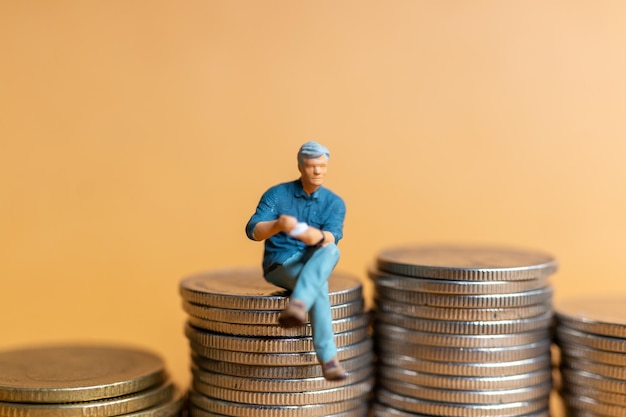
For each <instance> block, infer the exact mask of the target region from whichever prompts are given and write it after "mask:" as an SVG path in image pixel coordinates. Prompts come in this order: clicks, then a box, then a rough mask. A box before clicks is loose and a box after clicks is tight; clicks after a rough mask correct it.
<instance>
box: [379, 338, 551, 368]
mask: <svg viewBox="0 0 626 417" xmlns="http://www.w3.org/2000/svg"><path fill="white" fill-rule="evenodd" d="M551 343H552V340H551V339H549V338H546V339H542V340H539V341H537V342H533V343H529V344H525V345H522V344H520V345H514V346H505V347H477V348H458V347H444V346H425V345H417V344H411V343H398V342H397V341H396V340H393V339H391V340H385V339H383V338H381V337H378V343H377V344H378V351H379V353H381V354H386V353H387V354H390V355H393V354H396V355H406V356H413V357H419V358H420V359H425V360H430V361H437V362H462V363H469V362H485V363H488V362H491V363H494V362H511V361H517V360H523V359H530V358H535V357H538V356H541V355H544V354H546V353H549V352H550V345H551Z"/></svg>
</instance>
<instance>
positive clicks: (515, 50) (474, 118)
mask: <svg viewBox="0 0 626 417" xmlns="http://www.w3.org/2000/svg"><path fill="white" fill-rule="evenodd" d="M625 19H626V3H625V2H622V1H600V2H598V1H591V0H569V1H559V0H547V1H546V0H541V1H539V0H538V1H532V0H531V1H508V2H503V1H499V0H484V1H483V0H479V1H452V0H436V1H435V0H432V1H419V0H407V1H402V0H393V1H384V2H383V1H369V0H358V1H352V0H345V1H344V0H342V1H336V0H333V1H330V0H328V1H327V0H316V1H292V0H284V1H283V0H281V1H278V0H268V1H263V2H260V1H243V0H233V1H217V0H198V1H178V2H171V1H160V0H150V1H147V0H135V1H120V0H109V1H95V0H94V1H84V0H56V1H47V0H39V1H37V0H27V1H10V0H3V1H0V56H1V57H2V58H1V60H0V254H1V255H0V256H1V258H0V280H1V285H0V349H9V348H14V347H20V346H24V345H33V344H45V343H53V342H54V343H56V342H67V341H85V340H86V341H100V342H107V343H127V344H132V345H138V346H142V347H146V348H149V349H153V350H155V351H157V352H158V353H160V354H162V355H163V357H164V359H165V360H166V362H167V366H168V369H169V370H170V371H171V373H172V374H173V376H174V378H175V379H176V380H177V381H178V382H179V383H180V384H181V385H183V386H186V385H187V384H188V382H189V372H188V362H189V352H188V347H187V341H186V339H185V337H184V334H183V325H184V321H185V314H184V312H183V311H182V308H181V299H180V296H179V294H178V285H179V282H180V280H181V279H182V278H183V277H185V276H187V275H190V274H192V273H196V272H199V271H204V270H211V269H217V268H223V267H233V266H250V265H260V261H261V255H262V250H263V248H262V244H261V243H258V242H252V241H249V240H248V239H247V238H246V236H245V234H244V225H245V223H246V222H247V220H248V218H249V217H250V215H252V213H253V211H254V208H255V206H256V204H257V202H258V199H259V197H260V195H261V194H262V192H263V191H265V189H267V188H268V187H269V186H271V185H273V184H275V183H278V182H281V181H287V180H292V179H295V178H297V176H298V171H297V167H296V152H297V150H298V148H299V146H300V145H301V144H302V143H303V142H305V141H307V140H317V141H319V142H320V143H322V144H324V145H326V146H327V147H329V148H330V151H331V160H330V164H329V173H328V178H327V182H326V185H327V186H328V187H329V188H331V189H332V190H333V191H335V192H337V193H338V194H340V195H341V196H342V197H343V198H344V200H345V202H346V204H347V207H348V213H347V219H346V224H345V230H344V231H345V238H344V239H343V241H342V242H341V243H340V248H341V250H342V258H341V260H340V263H339V265H338V267H337V268H338V269H339V270H341V271H343V272H347V273H351V274H353V275H355V276H356V277H358V278H359V279H361V280H362V281H363V283H364V286H365V291H366V295H367V297H368V300H371V295H372V294H371V286H370V285H369V282H368V278H367V274H366V271H367V268H368V267H369V265H370V264H371V263H372V262H373V261H374V259H375V257H376V255H377V253H378V252H379V251H381V250H383V249H386V248H390V247H394V246H400V245H405V244H410V243H419V244H430V243H455V244H502V245H507V246H515V247H520V248H527V249H532V250H540V251H545V252H548V253H550V254H552V255H553V256H554V257H555V258H556V259H557V260H558V261H559V265H560V267H559V271H558V273H557V274H555V275H554V276H553V280H552V282H553V284H554V287H555V301H557V302H558V300H560V299H563V298H566V297H569V296H573V295H578V294H581V293H593V294H603V293H616V292H621V293H623V292H624V291H625V290H626V280H625V279H624V275H625V273H626V265H625V264H624V255H623V249H624V245H623V241H622V238H623V236H624V232H625V231H626V220H625V219H624V213H625V212H626V187H625V186H624V179H625V175H626V164H624V155H626V139H625V134H626V117H625V109H626V78H624V74H626V54H624V47H625V46H626V45H625V44H626V26H625V25H624V21H625Z"/></svg>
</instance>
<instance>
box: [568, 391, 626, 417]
mask: <svg viewBox="0 0 626 417" xmlns="http://www.w3.org/2000/svg"><path fill="white" fill-rule="evenodd" d="M561 395H562V397H563V400H564V401H565V402H566V403H567V406H568V407H572V408H575V409H578V410H583V411H588V412H591V413H594V414H596V415H600V416H608V417H624V415H626V409H624V407H623V406H620V405H612V404H604V403H601V402H598V401H596V400H594V399H593V398H588V397H585V396H582V395H572V394H569V393H563V394H561Z"/></svg>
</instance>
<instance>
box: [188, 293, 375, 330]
mask: <svg viewBox="0 0 626 417" xmlns="http://www.w3.org/2000/svg"><path fill="white" fill-rule="evenodd" d="M364 304H365V303H364V300H363V299H362V298H361V299H358V300H354V301H352V302H349V303H346V304H337V305H333V306H331V307H330V313H331V318H332V319H333V320H339V319H343V318H347V317H351V316H354V315H356V314H359V313H361V312H363V307H364ZM183 310H184V311H185V312H186V313H187V314H189V315H190V316H193V317H197V318H200V319H205V320H214V321H221V322H224V323H236V324H264V325H276V323H278V316H279V315H280V313H281V312H282V310H236V309H229V308H219V307H208V306H203V305H200V304H193V303H190V302H188V301H185V300H183Z"/></svg>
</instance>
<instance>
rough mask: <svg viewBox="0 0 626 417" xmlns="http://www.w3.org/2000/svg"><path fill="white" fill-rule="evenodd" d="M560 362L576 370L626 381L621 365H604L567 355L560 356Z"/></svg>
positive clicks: (625, 372)
mask: <svg viewBox="0 0 626 417" xmlns="http://www.w3.org/2000/svg"><path fill="white" fill-rule="evenodd" d="M561 363H562V366H566V367H568V368H570V369H574V370H577V371H585V372H589V373H590V374H595V375H599V376H601V377H604V378H611V379H619V380H622V381H626V368H624V367H622V366H614V365H605V364H602V363H597V362H593V361H588V360H585V359H580V358H571V357H569V356H563V357H562V358H561Z"/></svg>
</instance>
